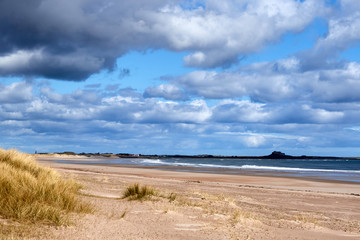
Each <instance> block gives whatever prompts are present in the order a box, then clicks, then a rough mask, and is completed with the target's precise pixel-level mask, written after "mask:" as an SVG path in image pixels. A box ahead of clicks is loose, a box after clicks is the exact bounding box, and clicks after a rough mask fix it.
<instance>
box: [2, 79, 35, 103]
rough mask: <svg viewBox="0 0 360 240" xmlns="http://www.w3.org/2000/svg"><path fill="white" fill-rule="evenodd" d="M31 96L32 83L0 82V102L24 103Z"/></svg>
mask: <svg viewBox="0 0 360 240" xmlns="http://www.w3.org/2000/svg"><path fill="white" fill-rule="evenodd" d="M31 98H32V85H31V84H29V83H27V82H25V81H23V82H14V83H12V84H10V85H3V84H0V103H2V104H4V103H24V102H26V101H29V100H31Z"/></svg>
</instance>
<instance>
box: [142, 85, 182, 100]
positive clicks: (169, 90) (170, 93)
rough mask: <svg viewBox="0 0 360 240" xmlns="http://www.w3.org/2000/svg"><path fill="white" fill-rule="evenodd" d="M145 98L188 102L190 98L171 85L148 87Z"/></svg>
mask: <svg viewBox="0 0 360 240" xmlns="http://www.w3.org/2000/svg"><path fill="white" fill-rule="evenodd" d="M144 97H145V98H151V97H158V98H164V99H167V100H179V101H183V100H187V99H188V97H187V96H186V95H185V94H184V92H183V91H181V90H180V89H179V88H177V87H176V86H174V85H170V84H161V85H159V86H154V87H148V88H146V89H145V92H144Z"/></svg>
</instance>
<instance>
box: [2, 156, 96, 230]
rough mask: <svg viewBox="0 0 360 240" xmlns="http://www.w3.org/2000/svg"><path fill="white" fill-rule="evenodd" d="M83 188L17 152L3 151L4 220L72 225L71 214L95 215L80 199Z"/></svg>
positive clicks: (30, 157)
mask: <svg viewBox="0 0 360 240" xmlns="http://www.w3.org/2000/svg"><path fill="white" fill-rule="evenodd" d="M80 188H81V185H79V184H78V183H76V182H75V181H74V180H71V179H70V180H68V179H63V178H62V177H61V176H60V175H59V174H58V173H57V172H56V171H54V170H53V169H51V168H47V167H42V166H40V165H38V164H37V162H36V161H35V159H34V158H33V157H32V156H30V155H28V154H24V153H20V152H18V151H16V150H3V149H0V216H1V217H2V218H7V219H14V220H17V221H20V222H26V221H30V222H32V223H38V222H44V223H50V224H55V225H63V224H68V223H69V222H68V220H69V219H68V213H70V212H77V213H87V212H91V211H92V207H91V206H90V205H89V204H86V203H83V202H81V201H80V200H79V198H78V195H77V193H78V191H79V190H80Z"/></svg>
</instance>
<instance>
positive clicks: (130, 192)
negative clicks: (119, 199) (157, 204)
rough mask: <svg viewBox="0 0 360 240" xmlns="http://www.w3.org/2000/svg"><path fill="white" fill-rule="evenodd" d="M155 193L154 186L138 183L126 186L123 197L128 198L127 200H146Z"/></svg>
mask: <svg viewBox="0 0 360 240" xmlns="http://www.w3.org/2000/svg"><path fill="white" fill-rule="evenodd" d="M155 195H157V194H156V193H155V190H154V188H152V187H149V186H142V187H140V185H139V184H138V183H135V184H134V185H131V186H129V187H127V188H126V189H125V191H124V193H123V198H128V199H129V200H140V201H142V200H147V199H149V198H150V197H151V196H155Z"/></svg>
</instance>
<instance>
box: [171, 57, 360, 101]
mask: <svg viewBox="0 0 360 240" xmlns="http://www.w3.org/2000/svg"><path fill="white" fill-rule="evenodd" d="M359 79H360V64H358V63H356V62H351V63H347V64H344V65H343V66H341V67H340V68H334V69H323V70H313V71H307V72H302V71H301V70H300V61H299V60H298V59H296V58H289V59H284V60H278V61H273V62H263V63H254V64H251V65H248V66H243V67H240V68H239V69H237V70H233V71H225V72H215V71H194V72H191V73H188V74H185V75H182V76H179V77H175V78H172V79H170V81H171V83H172V84H174V85H175V86H178V87H180V88H182V89H184V91H186V92H188V93H189V94H190V95H192V96H196V97H205V98H207V99H224V98H242V97H250V98H251V99H252V100H253V101H255V102H263V103H272V102H288V101H304V102H307V101H310V102H313V101H314V102H316V103H324V102H357V101H360V95H359V94H358V93H357V89H359V87H360V81H359Z"/></svg>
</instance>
